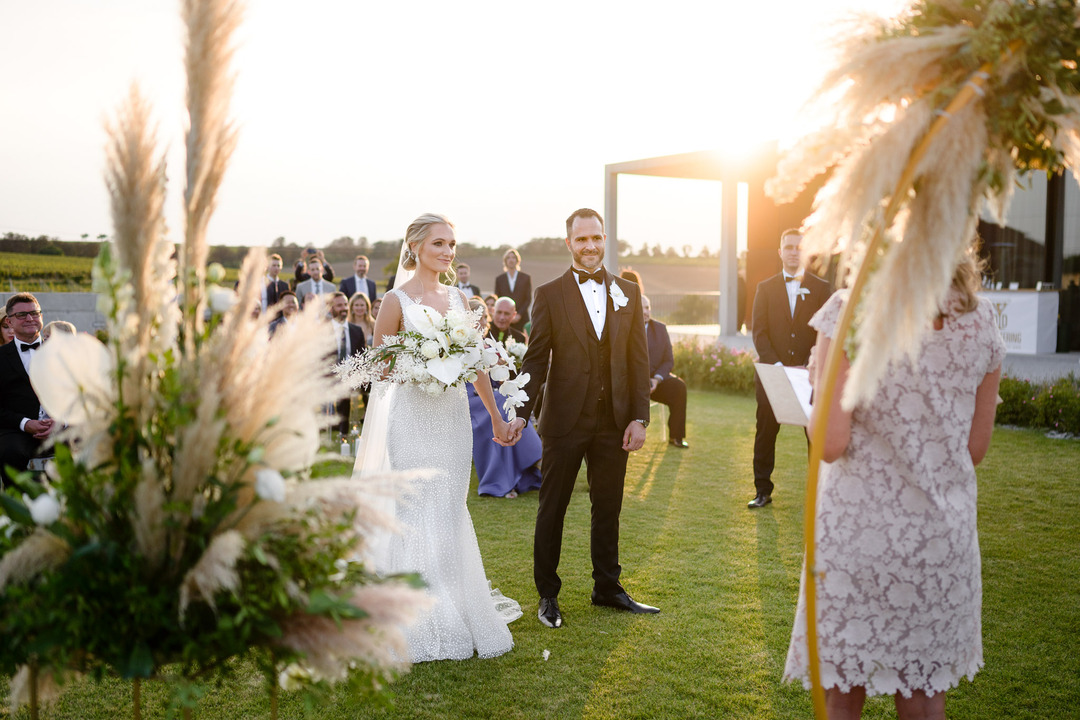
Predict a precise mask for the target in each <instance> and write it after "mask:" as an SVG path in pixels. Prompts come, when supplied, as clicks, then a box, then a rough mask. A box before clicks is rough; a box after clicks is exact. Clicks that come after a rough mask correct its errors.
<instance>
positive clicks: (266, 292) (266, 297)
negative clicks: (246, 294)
mask: <svg viewBox="0 0 1080 720" xmlns="http://www.w3.org/2000/svg"><path fill="white" fill-rule="evenodd" d="M281 266H282V261H281V256H280V255H278V254H277V253H274V254H273V255H271V256H270V257H269V258H268V259H267V261H266V285H265V286H264V287H263V289H262V297H261V298H260V303H259V307H260V309H261V310H262V312H266V309H267V308H268V307H270V306H271V305H276V304H277V301H278V300H280V299H281V294H282V293H286V292H289V283H287V282H285V281H284V280H282V279H281V277H280V276H281Z"/></svg>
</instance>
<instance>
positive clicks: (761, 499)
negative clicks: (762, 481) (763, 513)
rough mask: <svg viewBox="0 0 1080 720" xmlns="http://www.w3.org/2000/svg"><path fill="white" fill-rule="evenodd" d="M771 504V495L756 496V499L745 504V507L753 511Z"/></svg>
mask: <svg viewBox="0 0 1080 720" xmlns="http://www.w3.org/2000/svg"><path fill="white" fill-rule="evenodd" d="M771 502H772V495H758V496H757V497H756V498H754V499H753V500H751V501H750V502H748V503H746V507H748V508H750V509H751V510H753V509H754V508H762V507H765V506H766V505H768V504H769V503H771Z"/></svg>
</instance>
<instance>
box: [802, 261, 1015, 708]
mask: <svg viewBox="0 0 1080 720" xmlns="http://www.w3.org/2000/svg"><path fill="white" fill-rule="evenodd" d="M979 289H980V275H979V268H978V266H977V265H976V262H975V260H974V257H973V256H969V257H968V258H967V259H965V260H964V261H963V262H962V263H961V265H960V266H959V267H958V268H957V270H956V274H955V275H954V278H953V282H952V287H951V289H950V290H949V294H948V296H947V298H946V300H945V303H944V305H943V306H942V307H941V308H940V310H939V314H938V316H937V318H936V319H935V320H934V321H933V329H932V330H931V329H930V328H927V333H926V336H925V337H924V338H923V341H922V346H921V347H920V349H919V350H918V352H917V354H916V355H915V356H913V357H905V358H904V359H902V360H898V361H895V362H893V363H892V364H891V365H890V366H889V368H888V370H887V371H886V372H885V374H884V375H883V380H882V381H881V385H880V386H879V387H878V389H877V391H876V393H875V395H874V397H873V399H871V400H867V401H865V402H863V403H860V404H859V405H857V406H856V407H855V409H854V410H853V411H844V410H843V409H842V408H841V407H840V397H841V396H842V395H843V392H844V384H845V381H846V379H847V373H848V360H847V358H846V357H845V358H843V360H842V363H841V366H840V374H839V376H838V380H837V385H836V389H835V391H834V392H833V395H832V400H831V406H830V415H829V420H828V425H827V426H826V427H827V430H826V435H825V441H824V460H825V462H824V463H823V464H822V468H821V482H820V488H819V491H818V500H817V508H818V510H817V513H818V515H817V517H818V520H817V524H816V537H815V543H816V548H817V554H816V560H815V563H816V568H815V570H816V572H817V573H818V576H819V577H820V578H821V580H820V581H819V582H818V583H817V590H816V593H815V597H816V600H817V610H816V614H817V618H818V620H817V628H818V654H819V665H820V668H821V684H822V686H823V687H824V688H825V703H826V711H827V713H828V716H829V720H849V719H852V718H858V717H860V714H861V712H862V706H863V702H864V700H865V698H866V696H867V695H892V696H893V699H894V701H895V703H896V710H897V715H898V716H899V717H900V718H901V720H904V719H905V718H937V719H939V720H943V719H944V717H945V693H946V691H947V690H949V689H951V688H953V687H956V686H957V685H958V684H959V683H960V680H961V679H962V678H964V677H967V678H969V679H972V678H973V677H974V675H975V672H976V671H977V670H978V669H979V668H980V667H982V665H983V652H982V631H981V628H982V619H981V616H982V581H981V577H980V565H981V560H980V557H979V537H978V531H977V528H976V504H977V503H976V479H975V466H976V465H978V464H979V462H980V461H981V460H982V459H983V457H984V455H985V454H986V451H987V448H988V447H989V445H990V436H991V433H992V432H993V429H994V413H995V409H996V398H997V390H998V381H999V379H1000V377H1001V362H1002V359H1003V358H1004V357H1005V345H1004V343H1003V342H1002V339H1001V335H1000V333H999V332H998V329H997V325H996V323H995V320H994V313H993V310H992V309H991V306H990V303H989V302H988V301H987V300H986V299H980V298H979V297H978V296H977V295H976V293H977V292H978V291H979ZM846 299H847V298H846V293H837V294H836V295H834V296H833V297H831V298H830V299H829V300H828V301H827V302H826V303H825V306H824V307H822V308H821V310H820V311H819V312H818V313H817V314H816V315H814V317H813V318H812V319H811V321H810V324H811V325H812V326H813V327H815V328H817V330H818V338H817V345H816V349H815V351H814V353H815V356H816V360H817V362H818V363H819V364H820V365H819V366H818V367H817V368H816V374H817V378H816V380H815V383H814V384H815V386H816V387H819V388H820V387H821V386H822V383H823V380H822V377H823V375H822V372H823V368H822V367H821V366H823V365H824V358H825V357H826V355H827V354H828V349H829V345H830V343H832V342H834V341H835V337H834V335H835V330H836V325H837V323H838V321H839V316H840V312H841V310H842V308H843V306H844V303H845V301H846ZM823 405H824V403H820V404H817V405H815V406H814V409H813V412H812V414H811V418H810V424H811V428H813V427H815V426H816V425H818V424H819V423H820V421H821V420H820V414H821V412H822V407H823ZM804 580H805V568H804ZM807 652H808V651H807V640H806V596H805V586H804V587H803V588H802V589H800V591H799V604H798V607H797V610H796V615H795V624H794V628H793V630H792V635H791V644H790V646H789V649H788V656H787V663H786V667H785V668H784V676H785V678H787V679H797V680H802V682H803V684H804V685H806V686H807V687H809V684H808V677H809V672H808V668H807V664H808V660H807Z"/></svg>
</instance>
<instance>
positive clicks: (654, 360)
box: [641, 295, 690, 450]
mask: <svg viewBox="0 0 1080 720" xmlns="http://www.w3.org/2000/svg"><path fill="white" fill-rule="evenodd" d="M641 314H642V316H643V317H644V319H645V336H646V337H647V338H648V341H649V397H650V398H652V399H653V400H655V401H656V402H658V403H662V404H664V405H667V406H668V409H669V410H670V414H669V415H668V444H669V445H674V446H675V447H677V448H681V449H684V450H685V449H686V448H688V447H690V444H689V443H688V442H686V383H685V382H683V381H682V378H680V377H678V376H676V375H672V374H671V370H672V369H673V368H674V367H675V356H674V354H672V352H671V336H670V335H668V331H667V325H665V324H664V323H662V322H660V321H659V320H653V319H652V303H650V302H649V298H647V297H645V296H644V295H642V296H641Z"/></svg>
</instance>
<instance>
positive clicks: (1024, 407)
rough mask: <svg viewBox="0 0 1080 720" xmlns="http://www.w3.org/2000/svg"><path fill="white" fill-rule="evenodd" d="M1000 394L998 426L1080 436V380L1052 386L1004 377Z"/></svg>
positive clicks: (1060, 381)
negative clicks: (1037, 429) (1028, 428)
mask: <svg viewBox="0 0 1080 720" xmlns="http://www.w3.org/2000/svg"><path fill="white" fill-rule="evenodd" d="M998 394H999V395H1001V400H1002V402H1001V404H1000V405H998V409H997V422H998V423H999V424H1002V425H1016V426H1019V427H1031V428H1042V429H1045V430H1052V431H1054V432H1063V433H1072V434H1073V435H1080V378H1077V377H1076V375H1072V374H1070V375H1069V376H1068V377H1066V378H1061V379H1059V380H1055V381H1054V382H1052V383H1034V382H1031V381H1029V380H1021V379H1019V378H1011V377H1003V378H1001V387H1000V389H999V390H998Z"/></svg>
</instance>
